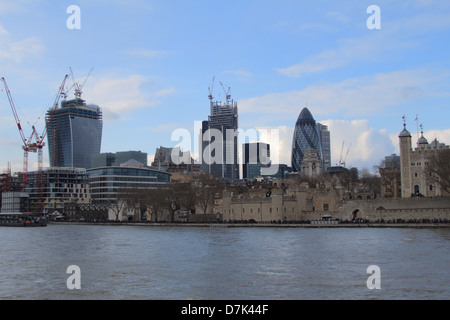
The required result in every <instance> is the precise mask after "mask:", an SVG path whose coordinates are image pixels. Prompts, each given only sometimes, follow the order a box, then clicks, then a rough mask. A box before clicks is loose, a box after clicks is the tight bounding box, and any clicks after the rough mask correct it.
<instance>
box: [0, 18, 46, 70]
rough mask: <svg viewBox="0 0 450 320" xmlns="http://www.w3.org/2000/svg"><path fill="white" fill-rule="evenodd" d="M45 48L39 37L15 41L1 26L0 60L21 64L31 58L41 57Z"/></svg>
mask: <svg viewBox="0 0 450 320" xmlns="http://www.w3.org/2000/svg"><path fill="white" fill-rule="evenodd" d="M44 50H45V46H44V45H43V44H42V42H41V40H40V39H39V38H37V37H28V38H25V39H21V40H15V39H13V37H12V35H11V34H10V33H9V32H8V31H7V30H6V29H5V28H4V27H3V26H2V25H0V60H6V61H14V62H16V63H20V62H21V61H22V60H24V59H27V58H29V57H39V56H40V55H41V54H42V53H43V52H44Z"/></svg>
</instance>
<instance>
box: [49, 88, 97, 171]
mask: <svg viewBox="0 0 450 320" xmlns="http://www.w3.org/2000/svg"><path fill="white" fill-rule="evenodd" d="M46 123H47V127H48V133H47V141H48V150H49V158H50V166H51V167H65V168H85V169H89V168H91V157H92V155H93V154H98V153H100V148H101V140H102V129H103V120H102V112H101V110H100V108H99V107H98V106H95V105H86V103H85V101H84V100H82V99H80V98H78V97H77V98H76V99H73V100H67V101H62V102H61V107H60V108H57V109H56V110H55V111H54V113H53V115H52V114H51V113H50V110H49V111H48V112H47V115H46Z"/></svg>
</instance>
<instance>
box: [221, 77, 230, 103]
mask: <svg viewBox="0 0 450 320" xmlns="http://www.w3.org/2000/svg"><path fill="white" fill-rule="evenodd" d="M220 85H221V86H222V89H223V91H224V92H225V99H226V102H227V104H229V103H230V99H231V95H230V90H231V88H230V87H228V91H227V90H225V87H224V85H223V84H222V82H220Z"/></svg>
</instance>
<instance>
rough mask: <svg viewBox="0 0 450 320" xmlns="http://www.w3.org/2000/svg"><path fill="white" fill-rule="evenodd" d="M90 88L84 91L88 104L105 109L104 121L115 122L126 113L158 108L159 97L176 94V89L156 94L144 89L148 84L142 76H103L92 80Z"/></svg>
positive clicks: (160, 91)
mask: <svg viewBox="0 0 450 320" xmlns="http://www.w3.org/2000/svg"><path fill="white" fill-rule="evenodd" d="M89 82H90V83H91V84H90V86H89V87H87V88H86V89H84V90H83V91H84V92H86V94H85V95H83V97H84V99H86V101H87V102H88V103H91V102H93V103H95V104H97V105H99V106H100V107H101V108H102V109H103V113H104V119H105V120H106V121H114V120H117V119H119V118H121V116H122V115H123V114H124V113H126V112H130V111H134V110H138V109H143V108H152V107H155V106H157V105H158V104H159V103H160V101H159V100H158V98H159V97H162V96H166V95H168V94H172V93H174V92H175V89H173V88H169V89H162V90H159V91H156V92H151V91H147V90H146V88H144V87H145V86H146V85H147V84H148V80H147V78H145V77H144V76H142V75H138V74H135V75H130V76H127V77H114V76H103V77H101V78H93V79H90V80H89Z"/></svg>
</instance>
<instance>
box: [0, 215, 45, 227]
mask: <svg viewBox="0 0 450 320" xmlns="http://www.w3.org/2000/svg"><path fill="white" fill-rule="evenodd" d="M46 226H47V218H46V217H45V216H42V215H38V214H33V213H0V227H46Z"/></svg>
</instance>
